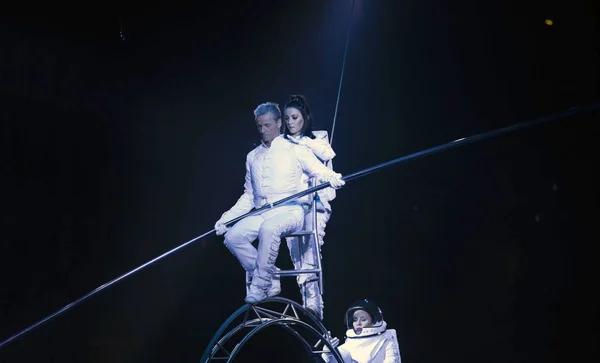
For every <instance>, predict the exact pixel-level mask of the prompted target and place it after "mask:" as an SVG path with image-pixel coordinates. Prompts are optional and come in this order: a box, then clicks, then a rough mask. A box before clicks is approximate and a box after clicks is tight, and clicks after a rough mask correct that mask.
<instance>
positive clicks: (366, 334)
mask: <svg viewBox="0 0 600 363" xmlns="http://www.w3.org/2000/svg"><path fill="white" fill-rule="evenodd" d="M364 302H367V303H368V301H367V300H364ZM359 309H363V310H366V311H368V312H369V314H370V315H371V316H372V318H373V320H374V323H375V324H374V326H373V327H370V328H364V329H362V332H361V333H360V335H357V334H356V333H355V332H354V329H353V328H352V314H353V313H354V312H355V311H356V310H359ZM346 327H347V328H348V330H347V331H346V341H345V342H344V344H342V345H340V346H338V347H337V348H338V350H339V352H340V355H341V356H342V359H343V360H344V362H343V363H401V362H402V361H401V358H400V347H399V345H398V337H397V336H396V331H395V330H394V329H387V323H386V322H385V320H383V314H382V313H381V310H379V308H378V307H375V308H372V307H370V306H368V304H357V305H354V306H353V307H351V308H350V309H348V311H347V312H346ZM324 350H325V351H328V349H324ZM321 358H323V360H324V361H325V362H337V360H336V358H335V357H334V356H333V354H331V353H327V352H326V353H323V354H322V355H321ZM338 363H341V362H338Z"/></svg>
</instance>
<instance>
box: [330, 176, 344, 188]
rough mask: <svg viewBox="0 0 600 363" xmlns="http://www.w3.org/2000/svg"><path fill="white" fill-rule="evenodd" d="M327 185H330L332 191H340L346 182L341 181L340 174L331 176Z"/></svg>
mask: <svg viewBox="0 0 600 363" xmlns="http://www.w3.org/2000/svg"><path fill="white" fill-rule="evenodd" d="M328 181H329V184H331V187H332V188H333V189H340V188H341V187H343V186H344V185H345V184H346V182H345V181H344V180H343V179H342V174H339V173H337V174H335V175H334V176H332V177H331V178H329V180H328Z"/></svg>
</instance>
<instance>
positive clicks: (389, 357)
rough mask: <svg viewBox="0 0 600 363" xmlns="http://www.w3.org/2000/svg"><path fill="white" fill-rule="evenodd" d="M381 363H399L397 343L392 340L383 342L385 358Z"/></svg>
mask: <svg viewBox="0 0 600 363" xmlns="http://www.w3.org/2000/svg"><path fill="white" fill-rule="evenodd" d="M383 363H401V360H400V349H399V348H398V342H395V341H392V340H387V341H386V342H385V358H384V360H383Z"/></svg>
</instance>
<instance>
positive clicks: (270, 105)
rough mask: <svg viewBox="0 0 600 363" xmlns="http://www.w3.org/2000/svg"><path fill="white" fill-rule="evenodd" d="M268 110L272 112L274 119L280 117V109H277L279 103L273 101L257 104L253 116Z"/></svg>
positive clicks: (265, 112)
mask: <svg viewBox="0 0 600 363" xmlns="http://www.w3.org/2000/svg"><path fill="white" fill-rule="evenodd" d="M269 112H270V113H272V114H273V118H274V119H275V120H279V119H280V118H281V110H280V109H279V105H278V104H276V103H274V102H265V103H261V104H260V105H258V107H256V110H254V118H257V117H259V116H262V115H265V114H267V113H269Z"/></svg>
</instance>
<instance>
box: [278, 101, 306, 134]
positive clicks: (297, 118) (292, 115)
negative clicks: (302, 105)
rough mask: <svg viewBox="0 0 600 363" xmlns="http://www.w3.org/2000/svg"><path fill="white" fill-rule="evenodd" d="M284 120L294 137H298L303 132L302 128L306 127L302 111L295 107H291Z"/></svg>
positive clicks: (286, 111) (287, 110)
mask: <svg viewBox="0 0 600 363" xmlns="http://www.w3.org/2000/svg"><path fill="white" fill-rule="evenodd" d="M283 120H284V121H285V125H286V126H287V128H288V130H290V135H292V136H298V135H299V134H300V131H302V127H304V117H302V113H301V112H300V110H298V109H297V108H295V107H289V108H287V109H286V110H285V114H284V116H283Z"/></svg>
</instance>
